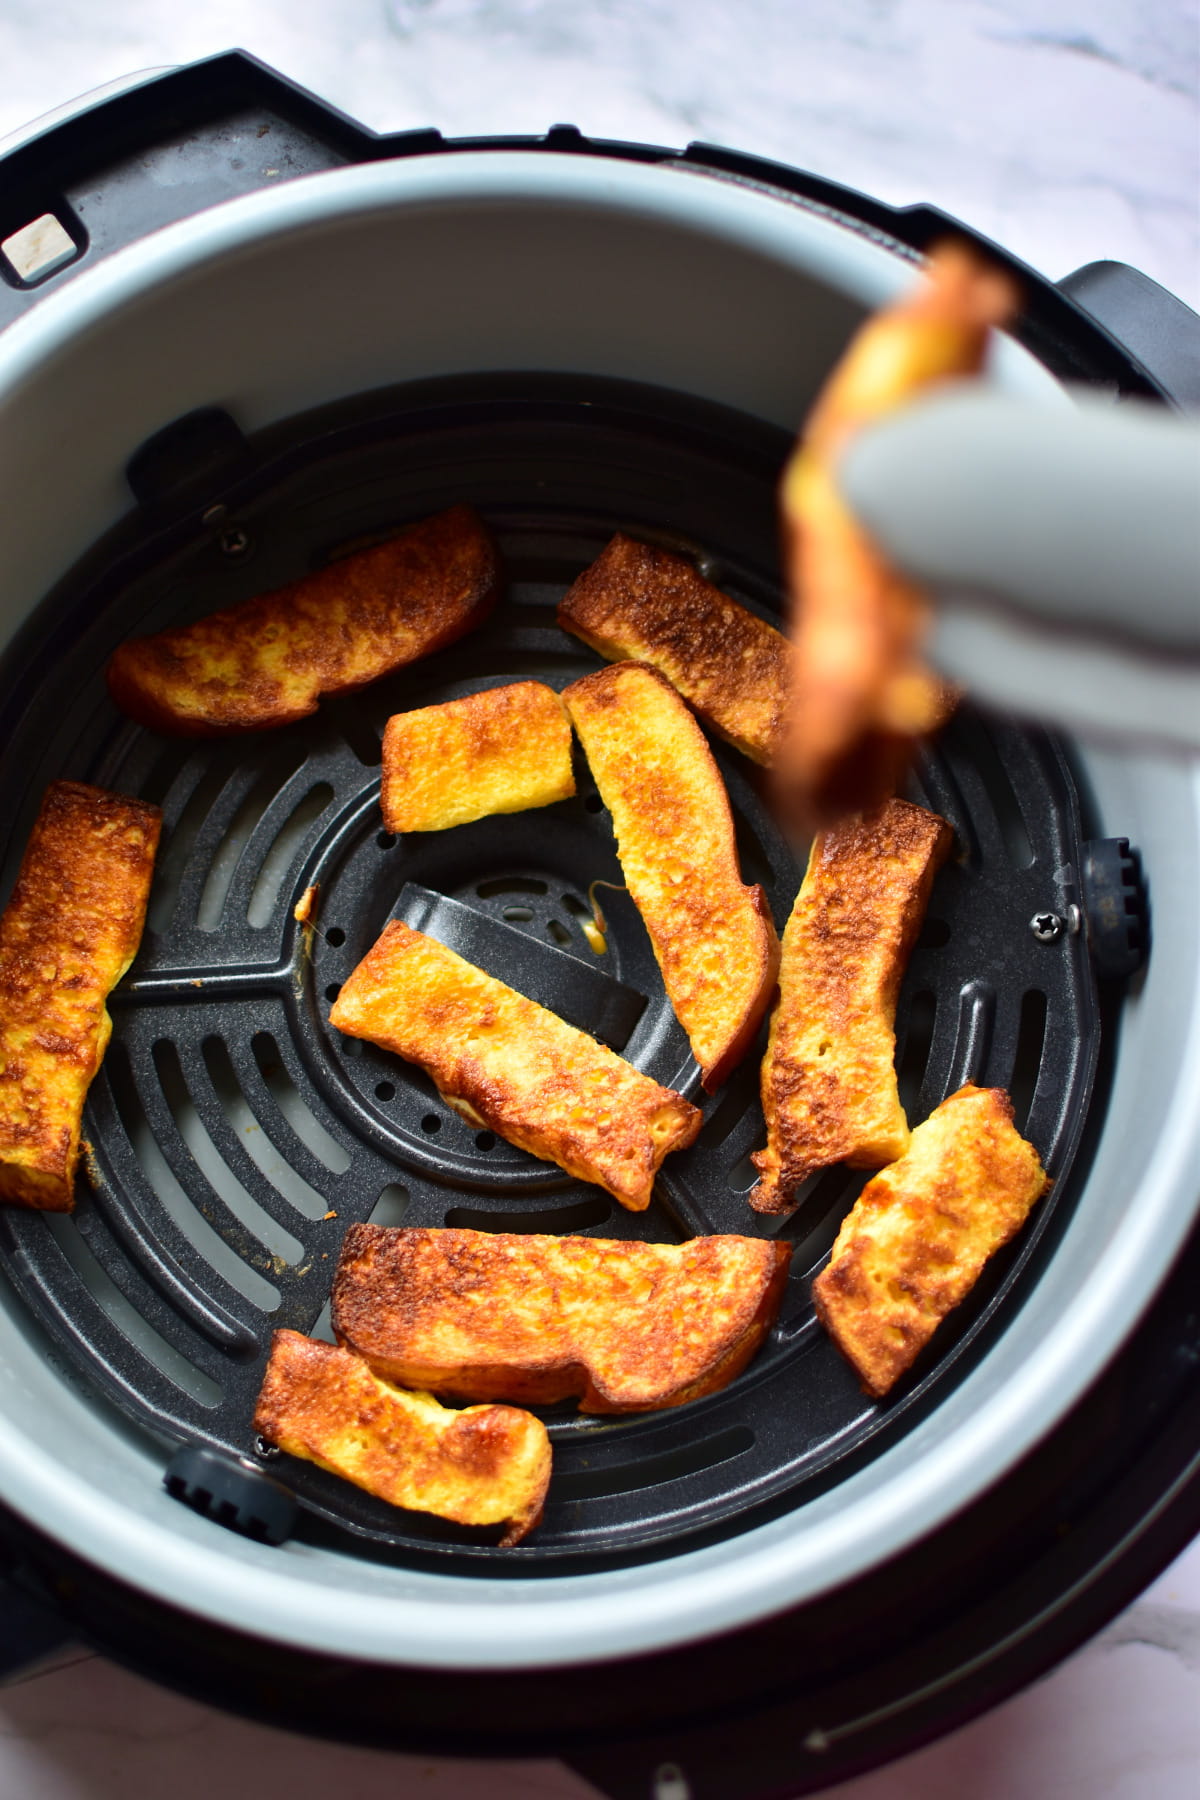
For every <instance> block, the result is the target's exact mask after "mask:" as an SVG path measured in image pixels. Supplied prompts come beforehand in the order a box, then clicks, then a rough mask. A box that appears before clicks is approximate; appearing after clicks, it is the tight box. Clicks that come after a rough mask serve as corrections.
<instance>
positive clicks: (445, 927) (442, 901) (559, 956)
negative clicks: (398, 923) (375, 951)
mask: <svg viewBox="0 0 1200 1800" xmlns="http://www.w3.org/2000/svg"><path fill="white" fill-rule="evenodd" d="M392 917H393V918H396V919H401V920H403V922H404V924H406V925H411V926H412V929H413V930H414V931H423V932H425V934H426V935H427V936H428V937H431V938H436V939H437V941H438V943H439V944H444V945H445V946H446V948H447V950H453V951H455V952H456V954H457V955H459V956H462V957H465V959H466V960H467V962H471V963H474V964H475V965H476V967H477V968H480V969H483V970H485V971H486V973H487V974H489V975H493V976H495V978H496V980H497V981H503V982H506V983H507V984H508V986H509V987H511V988H515V989H516V991H517V992H518V994H524V996H525V998H526V999H527V1000H533V1001H536V1003H537V1005H538V1006H544V1007H546V1008H547V1009H548V1010H549V1011H550V1012H556V1013H557V1014H558V1016H559V1018H561V1019H565V1020H566V1022H567V1024H568V1025H574V1026H576V1027H577V1028H578V1030H580V1031H587V1032H590V1033H591V1035H592V1036H593V1037H597V1038H599V1039H600V1042H601V1043H602V1044H607V1045H608V1047H609V1049H610V1050H616V1051H618V1052H619V1051H621V1050H623V1049H624V1048H625V1046H626V1044H627V1043H628V1042H629V1039H630V1038H631V1037H632V1035H633V1028H634V1026H635V1025H636V1024H637V1022H638V1020H639V1019H640V1018H641V1016H642V1014H643V1012H644V1011H645V1009H646V996H645V994H639V993H638V991H637V989H636V988H631V987H626V985H625V983H624V982H623V981H618V980H617V978H616V976H615V975H606V974H605V973H604V971H603V970H602V969H593V968H589V967H588V965H587V963H584V962H580V961H579V959H578V958H577V957H574V956H569V955H568V954H567V952H566V951H565V950H556V949H555V948H554V946H553V944H543V943H541V942H540V941H539V940H538V939H537V938H534V937H531V936H530V935H529V934H528V933H527V932H524V931H520V930H518V929H517V927H516V926H514V925H505V924H502V923H501V921H500V920H499V919H491V918H489V917H488V916H487V914H486V913H482V912H477V911H476V910H475V908H474V907H473V906H466V905H464V903H463V902H462V901H461V900H452V899H450V897H449V895H447V894H439V893H436V892H435V891H434V889H433V888H427V887H422V886H421V884H420V883H419V882H416V881H406V882H405V884H404V886H403V888H402V889H401V890H400V898H399V900H397V902H396V905H395V907H394V909H393V912H392Z"/></svg>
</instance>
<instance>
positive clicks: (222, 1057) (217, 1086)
mask: <svg viewBox="0 0 1200 1800" xmlns="http://www.w3.org/2000/svg"><path fill="white" fill-rule="evenodd" d="M202 1054H203V1056H204V1066H205V1068H206V1069H207V1070H208V1078H209V1080H210V1081H211V1082H212V1084H213V1091H214V1092H215V1094H216V1096H217V1099H218V1100H219V1101H220V1102H221V1105H222V1107H223V1108H224V1111H225V1117H226V1118H227V1119H228V1120H229V1123H230V1125H231V1126H232V1128H233V1130H234V1131H235V1132H236V1133H237V1137H238V1142H239V1143H240V1144H241V1146H242V1148H243V1149H244V1150H245V1152H246V1155H247V1156H248V1157H249V1158H250V1160H251V1162H253V1163H254V1165H255V1167H256V1168H257V1169H258V1170H259V1172H260V1174H262V1175H264V1176H265V1177H266V1179H267V1180H268V1181H269V1182H270V1184H271V1186H272V1187H273V1188H274V1189H275V1192H276V1193H277V1194H279V1195H280V1196H281V1197H282V1198H283V1199H284V1200H286V1201H287V1203H288V1205H289V1206H294V1207H295V1209H296V1211H297V1212H298V1213H301V1214H302V1215H303V1217H304V1218H306V1219H323V1218H324V1217H325V1214H326V1213H327V1212H328V1210H329V1201H328V1200H327V1199H326V1198H325V1196H324V1194H318V1192H317V1190H316V1188H314V1187H311V1186H310V1185H309V1183H308V1182H307V1181H305V1179H304V1177H303V1175H301V1174H299V1173H298V1172H297V1171H296V1170H295V1169H294V1168H293V1167H292V1165H291V1163H289V1162H288V1160H287V1158H286V1157H285V1156H283V1154H282V1153H281V1152H280V1151H279V1150H278V1149H276V1147H275V1145H274V1144H273V1143H272V1141H271V1139H270V1137H269V1136H268V1135H267V1132H266V1131H265V1130H264V1128H263V1126H262V1125H261V1124H260V1122H259V1119H258V1117H257V1115H256V1114H255V1113H254V1112H253V1111H252V1109H251V1107H250V1104H249V1102H248V1101H247V1099H246V1096H245V1094H244V1093H243V1092H242V1087H241V1083H240V1082H239V1080H238V1078H237V1072H236V1070H235V1069H234V1066H233V1061H232V1058H231V1057H230V1054H229V1050H228V1048H227V1046H226V1044H225V1042H224V1040H223V1039H222V1038H219V1037H209V1038H205V1040H204V1044H203V1047H202Z"/></svg>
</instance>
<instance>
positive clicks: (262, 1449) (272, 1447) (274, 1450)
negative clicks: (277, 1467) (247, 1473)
mask: <svg viewBox="0 0 1200 1800" xmlns="http://www.w3.org/2000/svg"><path fill="white" fill-rule="evenodd" d="M254 1454H255V1456H262V1457H271V1456H278V1455H279V1445H278V1444H269V1443H268V1442H267V1440H266V1438H265V1437H256V1438H255V1440H254Z"/></svg>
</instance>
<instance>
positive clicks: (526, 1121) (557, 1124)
mask: <svg viewBox="0 0 1200 1800" xmlns="http://www.w3.org/2000/svg"><path fill="white" fill-rule="evenodd" d="M329 1022H330V1024H331V1025H333V1026H334V1027H335V1029H336V1030H338V1031H344V1032H346V1033H348V1034H349V1036H351V1037H362V1038H368V1039H370V1041H371V1042H372V1043H373V1044H379V1045H380V1046H381V1047H382V1048H383V1049H384V1050H391V1051H392V1052H393V1053H394V1054H395V1055H397V1056H403V1057H404V1058H406V1060H407V1061H409V1062H414V1063H418V1064H419V1065H420V1067H421V1068H423V1069H424V1070H425V1071H426V1073H427V1074H428V1075H429V1076H431V1077H432V1079H433V1081H434V1082H435V1083H436V1084H437V1087H438V1090H439V1091H440V1093H441V1094H442V1096H443V1098H444V1099H445V1100H446V1102H447V1103H448V1104H449V1105H450V1106H452V1107H454V1109H455V1110H456V1111H457V1112H459V1113H461V1114H462V1115H463V1116H464V1117H465V1118H468V1119H470V1120H471V1121H472V1123H475V1124H479V1125H482V1126H488V1127H490V1129H491V1130H492V1131H496V1132H498V1133H499V1134H500V1136H501V1137H502V1138H506V1139H507V1140H508V1142H509V1143H510V1144H517V1145H518V1146H519V1147H520V1148H521V1149H522V1150H529V1151H531V1152H532V1154H533V1155H534V1156H540V1157H543V1158H545V1159H546V1160H547V1161H548V1162H555V1163H557V1164H558V1165H559V1167H560V1168H561V1169H565V1170H566V1171H567V1173H568V1174H570V1175H577V1176H578V1177H579V1178H580V1180H582V1181H594V1182H596V1183H597V1184H598V1185H599V1186H600V1187H602V1188H606V1189H607V1190H608V1192H609V1193H610V1194H612V1195H613V1197H614V1198H615V1199H617V1200H619V1201H620V1203H621V1205H622V1206H624V1207H627V1208H628V1209H629V1210H630V1211H631V1212H642V1211H644V1210H645V1208H646V1207H647V1206H649V1204H650V1194H651V1190H652V1189H653V1186H654V1177H655V1175H656V1174H657V1172H658V1168H659V1165H660V1164H661V1162H662V1160H663V1158H664V1157H665V1156H666V1155H667V1153H668V1152H669V1151H671V1150H679V1149H682V1148H683V1147H684V1146H685V1145H687V1144H690V1143H691V1142H692V1140H693V1139H694V1138H695V1136H696V1133H697V1132H698V1131H699V1129H700V1125H701V1122H702V1115H701V1113H700V1111H699V1109H698V1108H697V1107H695V1106H692V1105H691V1104H690V1103H689V1102H688V1101H687V1100H685V1099H684V1098H683V1096H682V1094H677V1093H676V1092H675V1091H674V1089H673V1088H664V1087H660V1086H659V1084H658V1083H657V1082H656V1081H651V1079H650V1077H649V1076H648V1075H642V1074H641V1073H639V1071H638V1070H637V1069H635V1068H634V1067H633V1065H632V1063H627V1062H626V1061H625V1060H624V1059H623V1058H622V1057H620V1056H617V1055H616V1053H615V1052H614V1051H612V1050H609V1049H607V1048H606V1047H605V1046H604V1045H603V1044H598V1043H597V1042H596V1040H595V1039H594V1038H591V1037H589V1036H588V1035H587V1033H586V1032H584V1031H578V1030H576V1028H575V1026H574V1025H568V1024H566V1023H565V1021H564V1020H562V1019H560V1018H558V1017H557V1015H556V1014H554V1013H552V1012H548V1011H547V1010H546V1008H545V1007H543V1006H538V1005H537V1004H536V1002H535V1001H533V1000H527V999H525V997H524V995H522V994H518V993H516V992H515V991H514V990H513V989H512V988H510V987H507V986H506V985H505V983H504V982H502V981H497V980H495V978H494V977H493V976H491V975H486V974H485V973H484V972H483V970H482V969H477V968H476V967H475V966H474V964H472V963H469V962H465V961H464V960H463V958H462V957H461V956H456V955H455V953H454V951H453V950H447V949H446V948H445V946H444V945H443V944H439V943H438V942H437V940H436V939H434V938H430V937H426V936H425V935H424V933H422V932H420V931H413V930H412V929H411V927H410V926H408V925H405V924H402V923H401V921H400V920H398V919H393V920H392V921H391V923H390V924H389V925H387V926H386V927H385V929H384V932H383V935H382V936H381V937H380V938H379V939H378V941H377V942H376V943H375V944H374V946H373V947H372V948H371V949H370V950H369V951H368V952H367V954H366V956H365V957H364V958H363V960H362V962H360V963H359V965H358V967H357V968H356V969H355V970H354V972H353V973H352V974H351V976H350V978H349V980H348V981H347V982H346V983H345V985H344V986H343V988H342V990H341V993H340V994H339V995H338V998H337V1001H336V1002H335V1004H334V1006H333V1008H332V1010H331V1011H330V1014H329Z"/></svg>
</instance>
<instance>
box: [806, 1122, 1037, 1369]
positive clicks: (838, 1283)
mask: <svg viewBox="0 0 1200 1800" xmlns="http://www.w3.org/2000/svg"><path fill="white" fill-rule="evenodd" d="M1049 1186H1050V1181H1049V1179H1048V1177H1047V1175H1046V1173H1045V1171H1044V1169H1043V1168H1042V1165H1041V1163H1040V1162H1039V1160H1038V1155H1037V1152H1036V1150H1034V1148H1033V1146H1032V1144H1027V1143H1026V1141H1025V1139H1024V1138H1023V1137H1022V1136H1021V1135H1020V1133H1019V1132H1018V1131H1017V1129H1016V1127H1015V1126H1014V1125H1013V1109H1012V1103H1011V1101H1010V1100H1009V1098H1008V1095H1007V1094H1006V1093H1005V1092H1004V1090H1003V1088H977V1087H964V1088H960V1089H959V1090H958V1092H957V1094H951V1096H950V1098H949V1099H948V1100H943V1101H942V1104H941V1105H940V1106H939V1107H938V1109H937V1111H936V1112H935V1113H933V1114H931V1116H930V1117H929V1118H928V1119H926V1121H925V1123H924V1124H923V1125H918V1126H917V1128H916V1130H915V1131H914V1132H913V1134H912V1137H911V1139H910V1141H909V1146H908V1149H907V1150H906V1151H905V1153H904V1155H903V1156H902V1157H901V1158H900V1160H899V1161H898V1162H894V1163H892V1164H891V1166H890V1168H886V1169H881V1170H880V1172H879V1174H878V1175H876V1176H874V1177H873V1178H872V1180H870V1181H869V1182H868V1183H867V1185H866V1187H865V1188H864V1189H863V1191H862V1193H861V1194H860V1195H859V1197H858V1200H857V1201H856V1202H855V1204H854V1206H853V1208H852V1209H851V1211H850V1213H849V1214H848V1216H847V1218H846V1220H845V1222H844V1224H843V1225H842V1229H841V1231H840V1232H839V1233H838V1237H837V1241H836V1243H835V1244H834V1246H833V1253H832V1255H831V1257H830V1259H829V1263H828V1265H827V1266H826V1267H825V1268H824V1269H822V1271H821V1273H820V1274H819V1275H818V1276H817V1279H816V1281H815V1282H814V1283H813V1299H814V1301H815V1303H816V1308H817V1315H818V1317H819V1318H820V1320H821V1322H822V1324H823V1325H824V1326H825V1328H826V1330H827V1331H828V1332H829V1334H830V1336H831V1337H832V1338H833V1340H834V1342H835V1343H836V1344H837V1346H838V1348H839V1350H841V1351H842V1353H843V1354H844V1355H845V1356H847V1357H848V1358H849V1360H850V1361H851V1362H852V1363H853V1364H854V1367H855V1368H856V1369H857V1370H858V1373H859V1374H860V1376H861V1377H862V1381H863V1385H864V1387H865V1388H866V1389H867V1391H868V1393H871V1394H886V1393H887V1391H888V1389H889V1388H890V1387H891V1386H892V1384H893V1383H894V1382H895V1381H896V1380H898V1378H899V1377H900V1376H901V1375H903V1374H904V1371H905V1370H906V1369H907V1368H908V1367H909V1366H910V1364H911V1363H912V1362H913V1361H914V1359H915V1358H916V1356H917V1354H918V1352H919V1351H920V1350H922V1349H923V1348H924V1346H925V1345H926V1344H927V1343H928V1342H929V1340H930V1338H931V1337H932V1336H933V1334H934V1332H935V1331H936V1330H937V1328H938V1326H939V1325H940V1324H941V1322H942V1320H943V1319H944V1318H945V1317H946V1314H947V1313H948V1312H951V1311H952V1310H953V1308H954V1307H956V1306H957V1305H958V1304H959V1302H960V1301H961V1300H963V1299H965V1298H966V1296H967V1294H969V1293H970V1291H971V1289H972V1287H973V1286H974V1285H975V1282H976V1280H977V1279H978V1277H979V1274H980V1271H981V1270H982V1268H983V1266H984V1264H985V1263H986V1262H987V1260H988V1258H989V1256H991V1255H993V1254H994V1252H995V1251H997V1250H998V1249H999V1248H1000V1246H1001V1244H1006V1243H1007V1242H1008V1240H1009V1238H1011V1237H1013V1236H1015V1234H1016V1233H1017V1232H1018V1231H1019V1230H1020V1228H1021V1226H1022V1225H1023V1224H1024V1223H1025V1220H1026V1218H1027V1217H1028V1216H1029V1210H1030V1208H1031V1207H1032V1206H1033V1204H1034V1201H1035V1200H1038V1199H1039V1198H1040V1197H1041V1195H1042V1194H1044V1193H1045V1191H1046V1189H1047V1188H1048V1187H1049Z"/></svg>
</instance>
